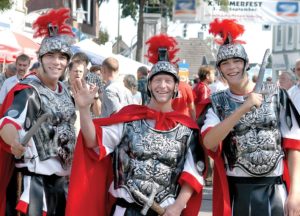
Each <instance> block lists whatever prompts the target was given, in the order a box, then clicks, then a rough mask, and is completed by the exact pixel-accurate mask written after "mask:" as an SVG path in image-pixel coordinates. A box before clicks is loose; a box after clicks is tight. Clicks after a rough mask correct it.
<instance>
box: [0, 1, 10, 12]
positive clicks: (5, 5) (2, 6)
mask: <svg viewBox="0 0 300 216" xmlns="http://www.w3.org/2000/svg"><path fill="white" fill-rule="evenodd" d="M11 5H12V3H11V2H10V0H0V11H4V10H8V9H10V8H11Z"/></svg>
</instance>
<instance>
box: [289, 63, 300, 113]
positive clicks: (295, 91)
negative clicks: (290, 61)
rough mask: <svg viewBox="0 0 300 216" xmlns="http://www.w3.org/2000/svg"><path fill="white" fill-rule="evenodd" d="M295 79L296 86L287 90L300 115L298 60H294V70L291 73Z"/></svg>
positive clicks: (299, 67)
mask: <svg viewBox="0 0 300 216" xmlns="http://www.w3.org/2000/svg"><path fill="white" fill-rule="evenodd" d="M293 72H294V73H295V76H296V77H297V79H298V80H297V82H296V85H294V86H292V87H291V88H290V89H289V90H288V93H289V96H290V98H291V100H292V101H293V103H294V105H295V106H296V108H297V110H298V112H299V113H300V59H297V60H296V63H295V69H294V71H293Z"/></svg>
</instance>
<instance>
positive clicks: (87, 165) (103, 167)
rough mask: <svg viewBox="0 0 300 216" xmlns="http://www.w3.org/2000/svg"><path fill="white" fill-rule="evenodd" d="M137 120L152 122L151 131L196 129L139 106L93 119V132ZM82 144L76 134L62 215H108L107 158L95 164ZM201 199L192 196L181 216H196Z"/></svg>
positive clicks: (109, 172) (174, 117) (178, 117)
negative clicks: (179, 127)
mask: <svg viewBox="0 0 300 216" xmlns="http://www.w3.org/2000/svg"><path fill="white" fill-rule="evenodd" d="M140 119H155V120H156V126H155V128H156V129H160V130H167V129H170V128H173V127H174V126H175V125H176V124H177V123H181V124H183V125H185V126H187V127H189V128H193V129H198V126H197V124H196V123H195V122H194V121H193V120H192V119H191V118H189V117H187V116H185V115H182V114H179V113H178V112H169V113H161V112H156V111H154V110H152V109H150V108H148V107H146V106H140V105H130V106H127V107H124V108H123V109H122V110H120V111H119V112H118V113H116V114H115V115H113V116H111V117H110V118H102V119H96V120H94V125H95V129H96V130H97V128H100V126H101V125H111V124H116V123H121V122H129V121H134V120H140ZM97 135H99V133H97ZM100 136H101V135H100ZM83 142H84V140H83V138H82V135H81V133H80V134H79V136H78V140H77V144H76V149H75V153H74V160H73V165H72V172H71V177H70V185H69V194H68V200H67V210H66V215H67V216H85V215H89V216H99V215H101V216H105V215H109V214H110V210H111V207H112V204H113V198H112V197H111V196H110V195H109V193H108V188H109V186H110V184H111V182H112V179H113V173H112V171H113V169H112V163H111V158H110V157H105V158H104V159H102V160H101V161H98V160H97V158H98V155H96V153H95V152H94V151H93V150H90V149H88V148H86V147H84V143H83ZM201 189H202V188H201ZM201 199H202V191H200V192H199V193H198V194H197V193H194V194H193V196H192V197H191V199H190V201H189V203H188V205H187V208H186V209H185V211H184V213H183V214H184V215H189V216H197V215H198V213H199V209H200V206H201Z"/></svg>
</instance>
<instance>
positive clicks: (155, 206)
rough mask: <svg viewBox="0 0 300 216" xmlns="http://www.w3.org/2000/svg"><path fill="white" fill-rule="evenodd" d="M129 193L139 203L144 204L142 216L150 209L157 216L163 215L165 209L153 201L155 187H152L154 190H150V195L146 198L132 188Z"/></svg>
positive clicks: (155, 191)
mask: <svg viewBox="0 0 300 216" xmlns="http://www.w3.org/2000/svg"><path fill="white" fill-rule="evenodd" d="M130 191H131V192H132V193H133V194H134V195H135V196H136V197H138V199H139V200H140V201H142V202H143V203H144V206H143V209H142V211H141V214H142V215H146V214H147V212H148V210H149V208H151V209H152V210H153V211H155V212H156V213H157V214H158V215H163V214H164V213H165V211H166V210H165V209H164V208H162V207H161V206H160V205H159V204H158V203H157V202H155V201H154V196H155V194H156V193H157V187H156V185H154V189H153V190H152V193H151V195H150V197H147V196H146V195H144V194H143V193H142V192H140V191H138V190H135V189H134V188H133V187H130Z"/></svg>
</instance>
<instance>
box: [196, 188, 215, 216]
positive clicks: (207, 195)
mask: <svg viewBox="0 0 300 216" xmlns="http://www.w3.org/2000/svg"><path fill="white" fill-rule="evenodd" d="M198 216H212V187H204V190H203V199H202V205H201V209H200V212H199V215H198Z"/></svg>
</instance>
